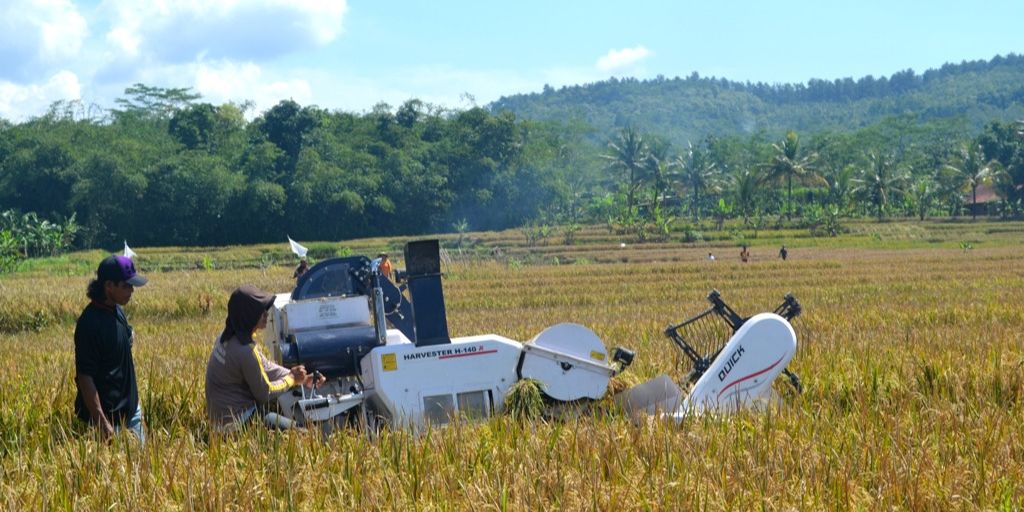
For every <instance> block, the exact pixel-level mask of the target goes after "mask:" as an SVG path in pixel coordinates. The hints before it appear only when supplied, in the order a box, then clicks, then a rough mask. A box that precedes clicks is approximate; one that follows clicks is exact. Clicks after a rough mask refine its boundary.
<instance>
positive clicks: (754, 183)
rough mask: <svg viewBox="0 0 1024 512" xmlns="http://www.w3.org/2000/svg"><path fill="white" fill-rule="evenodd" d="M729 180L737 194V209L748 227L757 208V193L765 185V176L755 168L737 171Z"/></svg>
mask: <svg viewBox="0 0 1024 512" xmlns="http://www.w3.org/2000/svg"><path fill="white" fill-rule="evenodd" d="M729 179H730V182H731V184H732V187H733V190H734V191H735V193H736V209H737V210H739V213H740V215H742V216H743V225H744V226H746V225H747V224H749V222H750V214H751V213H753V212H754V210H755V209H756V208H757V193H758V191H759V190H760V189H761V184H762V183H764V174H762V173H761V171H760V169H758V168H757V167H753V168H750V169H744V170H740V171H736V172H734V173H733V174H732V175H731V176H730V177H729Z"/></svg>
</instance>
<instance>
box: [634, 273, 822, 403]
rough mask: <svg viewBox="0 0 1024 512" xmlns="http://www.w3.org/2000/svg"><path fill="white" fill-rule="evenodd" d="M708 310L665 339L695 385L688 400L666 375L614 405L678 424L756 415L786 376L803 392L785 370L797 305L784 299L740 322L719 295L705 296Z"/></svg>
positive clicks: (672, 328)
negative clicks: (747, 412) (698, 416)
mask: <svg viewBox="0 0 1024 512" xmlns="http://www.w3.org/2000/svg"><path fill="white" fill-rule="evenodd" d="M708 302H710V303H711V307H710V308H708V309H707V310H705V311H703V312H701V313H699V314H697V315H695V316H693V317H691V318H689V319H688V320H686V321H684V322H681V323H678V324H674V325H670V326H668V327H667V328H666V329H665V335H666V336H667V337H668V338H669V339H670V340H672V343H673V344H675V346H676V347H677V348H679V350H680V351H681V352H682V353H683V355H684V356H685V357H686V360H688V361H689V362H690V369H689V373H688V376H687V379H686V380H688V381H689V382H691V383H693V386H692V387H690V390H689V392H688V393H687V394H685V395H684V394H683V393H682V390H681V389H680V388H679V386H677V385H676V383H675V382H674V381H673V380H672V379H671V378H670V377H669V376H667V375H661V376H658V377H655V378H654V379H652V380H649V381H647V382H645V383H643V384H640V385H637V386H634V387H633V388H630V389H629V390H627V391H625V392H623V393H621V394H620V395H619V396H618V397H617V401H618V402H619V404H620V405H621V406H622V407H623V409H624V410H626V411H627V412H629V413H630V414H633V415H636V414H639V413H644V414H656V415H661V416H667V417H670V418H672V419H674V420H676V421H677V422H678V421H681V420H682V419H683V418H684V417H686V416H687V415H690V414H693V413H706V412H711V413H728V412H735V411H738V410H741V409H760V408H763V407H764V406H765V405H767V404H771V403H773V402H776V401H777V398H778V397H777V395H775V392H774V390H773V388H772V383H773V382H774V381H775V379H776V378H777V377H778V376H779V375H786V377H788V380H789V383H790V385H792V387H793V389H794V390H795V391H796V392H797V393H799V392H801V391H802V386H801V384H800V378H799V377H797V375H796V374H795V373H793V372H792V371H789V370H788V369H787V368H786V366H787V365H788V364H789V362H790V360H792V358H793V356H794V355H795V354H796V345H797V343H796V341H797V340H796V332H795V331H794V330H793V326H792V325H790V321H791V320H792V319H794V318H796V317H797V315H799V314H800V311H801V308H800V303H799V302H797V300H796V299H795V298H794V297H793V296H792V295H786V297H785V299H784V300H783V302H782V304H781V305H779V307H777V308H775V310H774V311H772V312H765V313H759V314H756V315H753V316H750V317H742V316H740V315H739V314H737V313H736V311H734V310H733V309H732V308H731V307H729V305H728V304H726V303H725V301H723V300H722V297H721V294H720V293H719V292H718V291H717V290H712V291H711V293H710V294H708Z"/></svg>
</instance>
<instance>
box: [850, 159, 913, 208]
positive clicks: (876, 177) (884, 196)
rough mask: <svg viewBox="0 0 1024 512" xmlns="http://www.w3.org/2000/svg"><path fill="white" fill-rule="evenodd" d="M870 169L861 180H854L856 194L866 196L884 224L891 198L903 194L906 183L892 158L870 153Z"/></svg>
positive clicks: (863, 173) (868, 168) (864, 172)
mask: <svg viewBox="0 0 1024 512" xmlns="http://www.w3.org/2000/svg"><path fill="white" fill-rule="evenodd" d="M868 163H869V165H868V167H867V168H866V169H864V170H863V171H861V176H860V178H857V179H855V180H853V182H854V183H855V186H854V188H853V191H852V192H853V193H854V194H859V195H862V196H864V197H865V198H866V199H867V200H868V201H870V202H871V204H873V205H875V207H876V208H877V211H878V222H882V215H883V212H884V209H885V206H886V205H887V204H889V198H890V196H892V195H894V194H898V193H902V192H903V183H904V181H906V178H905V177H904V174H903V171H902V170H901V169H898V168H897V167H896V166H895V164H894V163H893V161H892V158H891V157H886V156H882V155H879V154H877V153H874V152H871V153H868Z"/></svg>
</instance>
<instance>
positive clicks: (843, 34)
mask: <svg viewBox="0 0 1024 512" xmlns="http://www.w3.org/2000/svg"><path fill="white" fill-rule="evenodd" d="M1022 22H1024V2H1020V1H989V2H983V3H982V2H977V3H975V2H951V1H942V0H936V1H930V2H926V1H900V0H890V1H888V2H881V1H874V0H862V1H859V2H828V1H825V0H819V1H816V2H815V1H794V2H755V1H746V2H741V1H717V2H711V1H705V2H688V1H682V0H680V1H660V0H647V1H645V0H632V1H630V2H604V1H595V0H592V1H586V2H584V1H575V0H572V1H561V2H559V1H556V0H548V1H537V0H518V1H515V2H486V1H480V0H476V1H461V0H460V1H443V0H434V1H425V0H423V1H406V2H386V1H369V0H355V1H344V0H250V1H241V0H219V1H206V0H161V1H155V0H79V1H72V0H0V117H3V118H6V119H10V120H15V121H20V120H24V119H27V118H30V117H32V116H35V115H40V114H42V113H44V112H45V111H46V108H47V106H48V105H49V104H50V103H51V102H53V101H56V100H81V101H82V102H83V103H84V104H97V105H99V106H101V107H109V106H112V105H113V100H114V99H115V98H117V97H119V96H120V95H121V94H122V92H123V91H124V89H125V88H126V87H128V86H130V85H131V84H133V83H136V82H142V83H145V84H148V85H157V86H164V87H191V88H192V89H193V90H195V91H196V92H198V93H200V94H202V95H203V97H204V99H205V100H206V101H210V102H212V103H215V104H219V103H223V102H227V101H236V102H241V101H245V100H251V101H253V102H254V104H255V109H254V110H253V112H252V113H253V114H255V113H257V112H260V111H262V110H265V109H266V108H269V107H270V106H273V105H274V104H275V103H277V102H278V101H280V100H282V99H287V98H292V99H294V100H296V101H298V102H299V103H301V104H304V105H306V104H316V105H319V106H321V107H324V108H329V109H341V110H347V111H355V112H363V111H367V110H369V109H370V108H372V107H373V105H374V104H376V103H378V102H382V101H383V102H387V103H389V104H391V105H392V106H397V105H399V104H401V103H402V102H403V101H405V100H408V99H410V98H419V99H422V100H424V101H427V102H429V103H433V104H436V105H439V106H445V107H453V108H464V107H467V106H469V105H471V104H473V103H474V102H475V103H476V104H480V105H483V104H486V103H488V102H491V101H493V100H495V99H497V98H499V97H500V96H503V95H509V94H516V93H529V92H537V91H540V90H541V88H542V87H543V86H544V85H545V84H549V85H551V86H554V87H556V88H557V87H561V86H563V85H573V84H580V83H589V82H594V81H598V80H604V79H607V78H609V77H611V76H619V77H625V76H634V77H638V78H653V77H655V76H657V75H659V74H660V75H664V76H666V77H669V78H671V77H675V76H684V77H685V76H687V75H689V74H690V73H692V72H693V71H696V72H698V73H700V74H701V75H702V76H717V77H725V78H728V79H731V80H741V81H743V80H749V81H755V82H756V81H763V82H769V83H777V82H806V81H807V80H809V79H811V78H825V79H834V78H842V77H847V76H849V77H854V78H858V77H861V76H864V75H868V74H870V75H874V76H876V77H877V76H882V75H890V74H892V73H894V72H896V71H900V70H903V69H907V68H912V69H914V70H915V71H917V72H918V73H920V72H922V71H924V70H925V69H928V68H934V67H938V66H941V65H942V64H943V63H945V62H960V61H962V60H977V59H989V58H991V57H993V56H994V55H996V54H1003V55H1005V54H1007V53H1011V52H1013V53H1024V30H1022V29H1020V27H1019V25H1021V24H1022Z"/></svg>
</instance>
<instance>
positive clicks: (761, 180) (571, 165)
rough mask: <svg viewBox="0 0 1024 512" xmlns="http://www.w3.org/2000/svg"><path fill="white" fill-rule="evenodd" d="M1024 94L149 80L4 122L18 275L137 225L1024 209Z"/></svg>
mask: <svg viewBox="0 0 1024 512" xmlns="http://www.w3.org/2000/svg"><path fill="white" fill-rule="evenodd" d="M673 91H674V93H673V94H669V92H673ZM1022 94H1024V58H1021V57H1017V56H1010V57H1007V58H997V59H994V60H992V61H990V62H980V63H969V64H961V65H956V66H946V67H943V69H941V70H938V71H929V72H926V73H925V74H924V75H920V76H918V75H915V74H913V73H911V72H906V73H900V74H897V75H894V76H893V77H891V78H888V79H879V80H874V79H870V78H865V79H861V80H858V81H856V82H854V81H852V80H848V81H838V82H811V83H810V84H808V85H806V86H804V85H801V86H765V85H750V84H735V83H730V82H726V81H716V80H710V79H702V78H696V77H692V78H688V79H685V80H678V79H677V80H656V81H651V82H639V81H635V80H625V81H613V82H604V83H600V84H593V85H589V86H580V87H573V88H568V89H564V90H562V91H559V92H555V91H546V92H545V93H543V94H541V95H533V96H521V97H516V98H507V99H503V100H502V101H501V102H499V103H497V104H496V105H493V106H492V109H490V110H489V109H487V108H480V107H474V108H471V109H468V110H451V109H445V108H440V107H437V106H433V105H430V104H426V103H423V102H421V101H419V100H416V99H412V100H409V101H407V102H405V103H403V104H402V105H398V106H391V105H386V104H379V105H377V106H376V107H374V108H373V109H372V110H371V111H369V112H364V113H352V112H343V111H330V110H326V109H323V108H320V107H318V106H316V105H299V104H298V103H296V102H294V101H291V100H285V101H281V102H280V103H278V104H277V105H275V106H274V107H272V108H270V109H269V110H266V111H264V112H259V113H256V112H251V111H250V110H249V109H250V108H251V107H250V105H248V104H234V103H226V104H222V105H213V104H210V103H206V102H203V101H202V98H200V97H199V96H198V95H196V94H194V93H193V92H192V91H191V90H190V89H175V88H171V89H167V88H160V87H151V86H146V85H143V84H136V85H134V86H132V87H130V88H128V89H127V90H126V91H125V96H124V97H123V98H121V99H119V100H118V107H117V108H115V109H111V110H99V109H91V108H86V107H85V106H83V105H82V104H80V103H75V102H70V103H69V102H58V103H56V104H54V105H52V106H51V108H50V109H49V111H48V112H46V113H45V114H42V115H40V116H38V117H36V118H33V119H30V120H27V121H24V122H20V123H11V122H7V121H4V120H2V119H0V272H2V271H3V270H4V269H5V268H8V269H9V268H16V267H17V265H18V262H19V261H20V260H21V259H23V258H30V257H33V256H37V255H47V254H54V253H59V252H61V251H63V250H66V249H67V248H72V247H79V248H91V247H107V248H113V247H117V246H118V245H119V244H120V243H122V241H124V240H129V241H131V243H132V244H133V245H224V244H239V243H253V242H272V241H280V240H283V239H284V237H285V235H291V236H292V237H293V238H296V239H299V240H310V241H312V240H325V241H326V240H345V239H352V238H360V237H369V236H390V235H416V234H424V233H438V232H452V231H458V232H465V231H486V230H497V229H507V228H523V229H524V231H528V232H529V237H530V238H531V239H532V240H535V241H536V240H540V239H542V238H543V237H545V236H550V234H551V233H552V230H553V229H555V228H554V226H558V228H557V229H559V230H562V234H563V235H564V236H565V239H566V240H571V239H572V238H573V236H574V233H575V232H577V231H579V230H580V229H581V226H582V225H584V224H601V225H605V226H607V228H608V230H609V231H610V232H615V233H617V234H619V235H621V236H622V237H623V238H624V239H632V240H636V241H640V242H643V241H651V240H660V241H667V240H672V239H676V240H680V241H684V242H693V241H700V240H701V236H700V232H701V231H704V230H707V229H712V228H711V225H709V224H706V223H705V222H706V221H711V222H713V223H714V224H713V225H714V226H715V227H714V228H713V229H718V230H721V229H722V226H723V223H724V222H725V221H726V220H728V219H741V220H742V226H743V227H744V228H749V229H751V230H752V231H753V232H754V233H756V231H757V229H759V227H761V226H766V225H769V223H771V225H777V226H781V225H782V224H783V223H785V224H789V225H791V226H792V227H796V228H809V229H810V230H811V231H812V233H816V234H817V233H821V234H823V235H826V236H827V235H835V234H837V233H839V232H841V231H842V221H843V219H846V218H849V217H865V216H870V217H874V218H877V219H878V220H879V221H882V220H884V219H885V218H887V217H890V216H913V217H918V218H921V219H924V218H926V217H929V216H950V217H955V216H958V215H963V214H968V213H969V214H971V215H978V214H980V215H986V214H987V215H998V216H1001V217H1019V216H1021V215H1022V214H1024V122H1021V121H1018V119H1020V118H1024V105H1022ZM504 106H511V107H516V108H513V110H512V111H510V110H507V109H505V108H503V107H504ZM559 109H562V110H559ZM579 112H583V113H584V114H585V115H581V116H579V117H574V114H573V113H579ZM1008 119H1009V120H1008ZM979 190H981V191H982V194H981V195H980V196H979V195H978V191H979Z"/></svg>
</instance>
